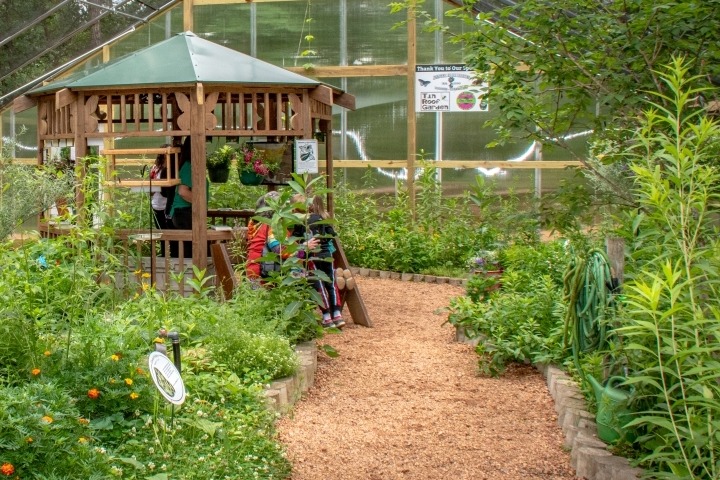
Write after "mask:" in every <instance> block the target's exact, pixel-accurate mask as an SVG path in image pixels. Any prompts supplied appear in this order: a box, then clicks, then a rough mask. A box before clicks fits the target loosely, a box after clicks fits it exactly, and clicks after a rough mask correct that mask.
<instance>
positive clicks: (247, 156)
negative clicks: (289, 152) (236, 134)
mask: <svg viewBox="0 0 720 480" xmlns="http://www.w3.org/2000/svg"><path fill="white" fill-rule="evenodd" d="M237 153H238V173H239V174H240V181H241V182H242V183H243V185H260V183H262V181H263V179H264V178H265V177H267V176H268V175H271V174H273V173H275V172H277V171H278V170H279V169H280V162H281V161H282V156H280V157H278V156H277V155H268V154H267V152H266V151H264V150H260V149H259V148H256V147H254V146H253V145H251V144H247V143H246V144H245V145H243V146H242V147H240V148H239V150H238V152H237Z"/></svg>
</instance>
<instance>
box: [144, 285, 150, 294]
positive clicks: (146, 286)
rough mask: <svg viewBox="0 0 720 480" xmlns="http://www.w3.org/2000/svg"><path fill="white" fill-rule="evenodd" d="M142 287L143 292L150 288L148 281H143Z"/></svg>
mask: <svg viewBox="0 0 720 480" xmlns="http://www.w3.org/2000/svg"><path fill="white" fill-rule="evenodd" d="M142 289H143V292H147V291H148V290H150V284H149V283H143V284H142Z"/></svg>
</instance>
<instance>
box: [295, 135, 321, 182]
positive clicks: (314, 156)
mask: <svg viewBox="0 0 720 480" xmlns="http://www.w3.org/2000/svg"><path fill="white" fill-rule="evenodd" d="M295 173H318V142H317V140H316V139H314V138H313V139H297V140H295Z"/></svg>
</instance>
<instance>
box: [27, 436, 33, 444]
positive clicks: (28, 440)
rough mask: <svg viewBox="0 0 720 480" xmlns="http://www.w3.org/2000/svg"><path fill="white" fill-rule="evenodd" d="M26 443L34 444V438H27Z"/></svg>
mask: <svg viewBox="0 0 720 480" xmlns="http://www.w3.org/2000/svg"><path fill="white" fill-rule="evenodd" d="M25 441H26V442H27V443H32V442H33V438H32V437H27V438H26V439H25Z"/></svg>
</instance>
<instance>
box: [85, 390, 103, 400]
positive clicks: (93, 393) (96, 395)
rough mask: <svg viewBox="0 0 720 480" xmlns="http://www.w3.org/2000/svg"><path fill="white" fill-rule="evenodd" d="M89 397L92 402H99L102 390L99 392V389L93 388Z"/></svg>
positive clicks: (88, 394) (89, 392) (89, 391)
mask: <svg viewBox="0 0 720 480" xmlns="http://www.w3.org/2000/svg"><path fill="white" fill-rule="evenodd" d="M87 396H88V397H89V398H90V399H92V400H97V399H98V398H100V390H98V389H97V388H91V389H90V390H88V393H87Z"/></svg>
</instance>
